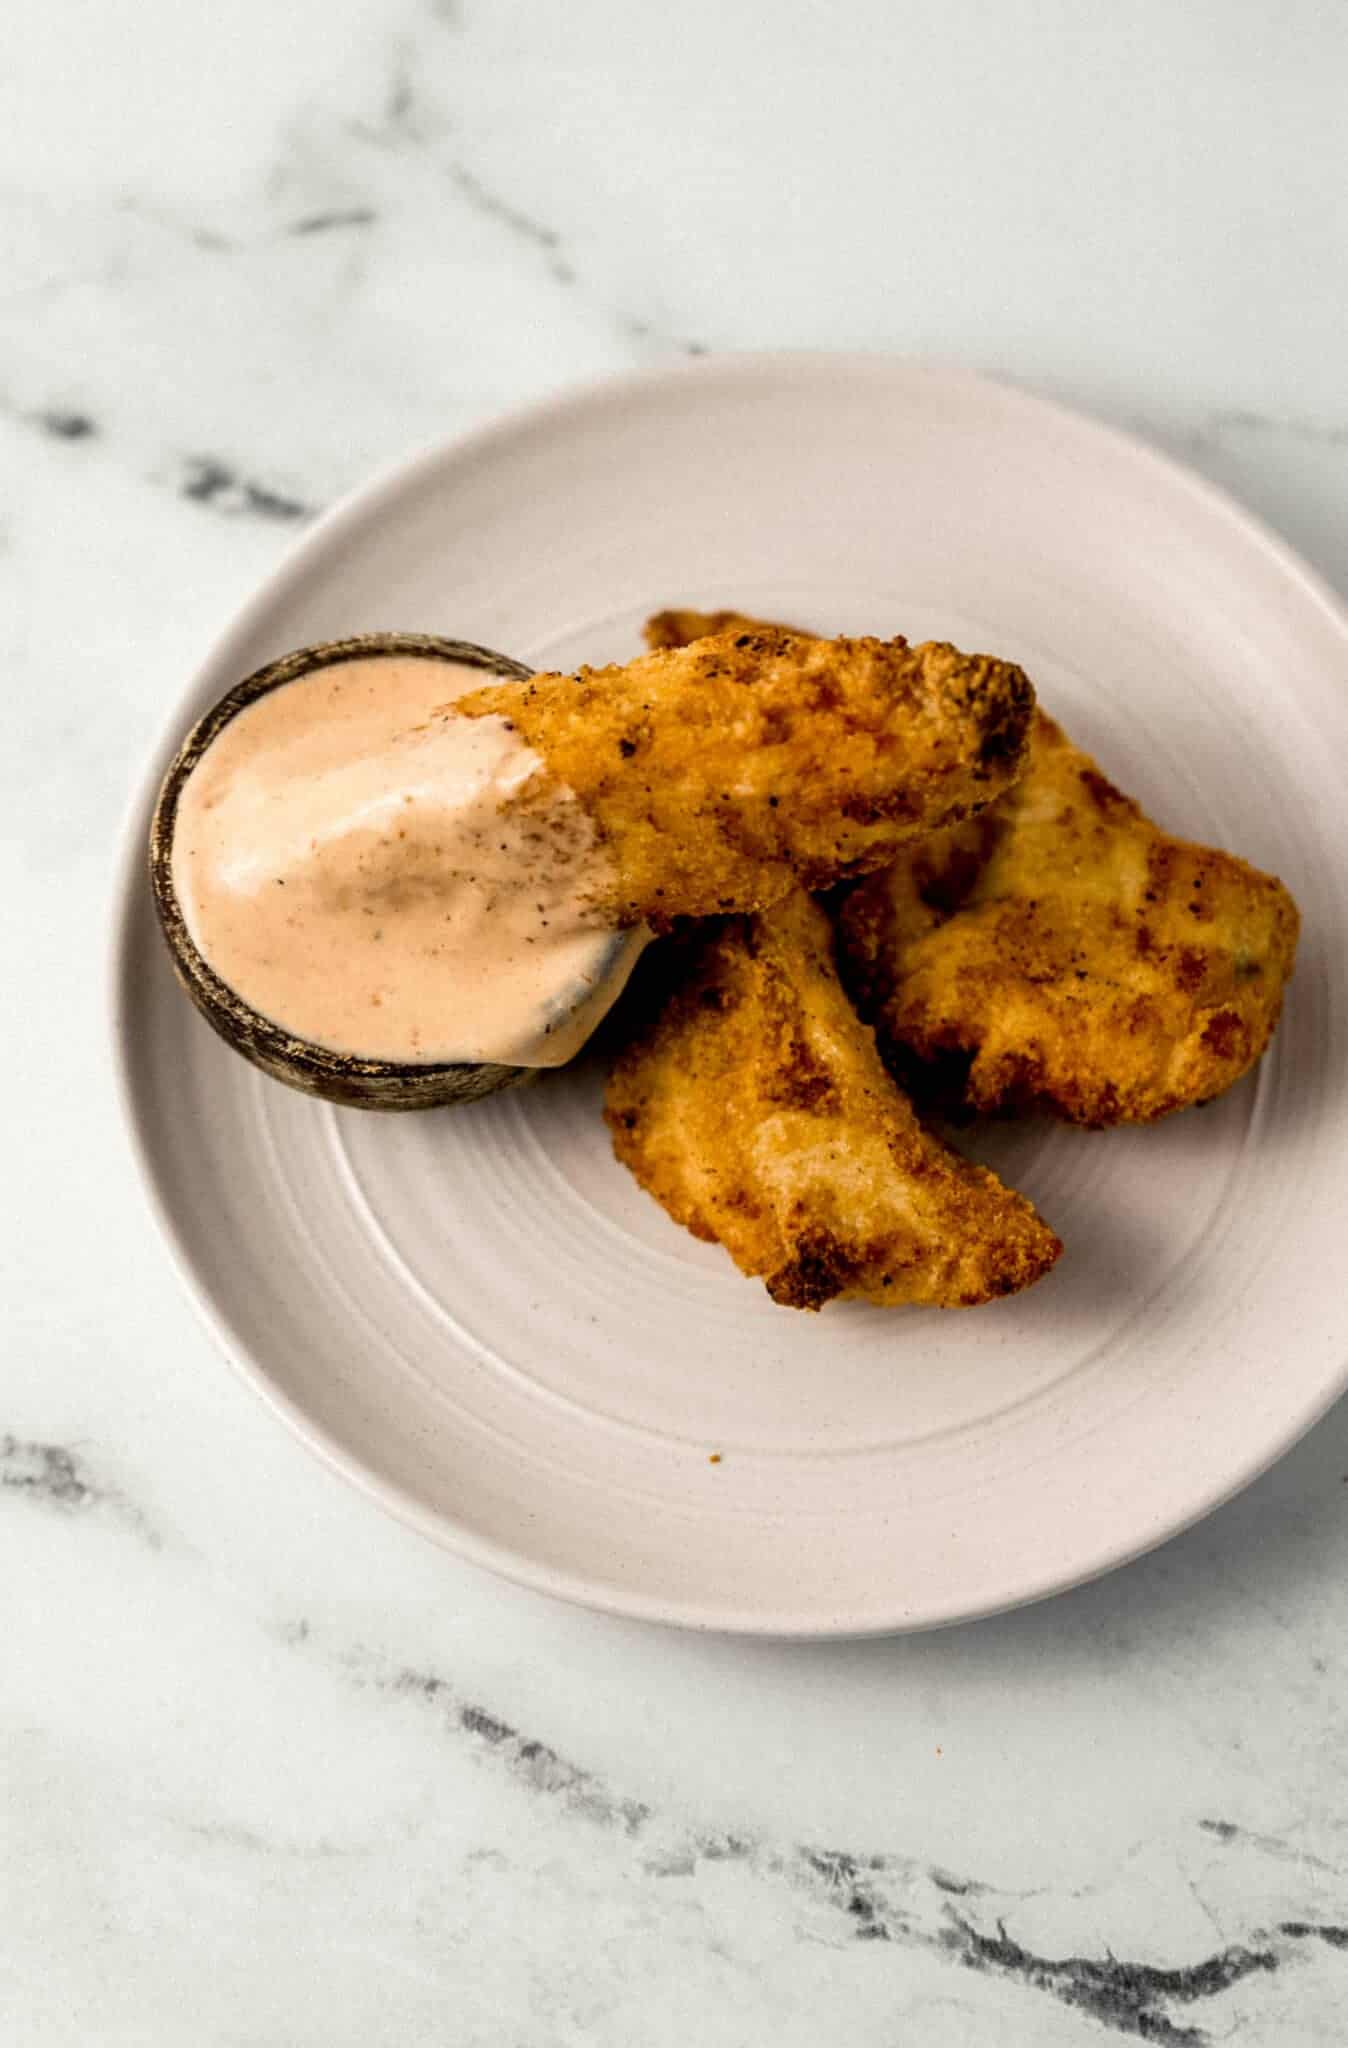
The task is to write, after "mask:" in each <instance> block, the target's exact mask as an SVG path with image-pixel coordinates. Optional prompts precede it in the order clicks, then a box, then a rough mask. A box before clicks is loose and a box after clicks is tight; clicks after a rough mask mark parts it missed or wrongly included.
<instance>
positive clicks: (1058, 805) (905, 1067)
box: [839, 712, 1300, 1126]
mask: <svg viewBox="0 0 1348 2048" xmlns="http://www.w3.org/2000/svg"><path fill="white" fill-rule="evenodd" d="M1299 922H1300V920H1299V917H1298V912H1297V907H1296V904H1295V903H1294V901H1293V900H1292V897H1291V896H1290V894H1289V893H1288V891H1287V890H1286V889H1285V888H1284V887H1283V885H1282V883H1281V882H1279V881H1278V880H1276V879H1275V878H1274V877H1273V876H1271V875H1266V874H1261V873H1260V871H1259V870H1258V869H1257V868H1252V867H1249V866H1248V865H1247V864H1246V863H1245V862H1244V861H1242V860H1238V859H1236V857H1235V856H1234V855H1233V854H1229V853H1222V852H1220V851H1218V850H1217V849H1215V848H1213V847H1208V846H1198V845H1194V844H1192V843H1191V842H1190V841H1188V840H1184V839H1176V838H1174V837H1172V836H1171V835H1170V834H1169V833H1167V832H1163V831H1162V830H1161V829H1160V828H1159V827H1158V826H1156V825H1154V824H1152V822H1151V821H1150V819H1148V818H1147V817H1146V816H1145V815H1144V813H1143V811H1142V809H1141V808H1140V806H1139V805H1138V804H1136V803H1135V802H1134V801H1133V799H1132V798H1131V797H1128V796H1125V795H1124V794H1123V792H1122V791H1121V790H1119V789H1116V788H1115V786H1114V785H1113V783H1112V782H1110V781H1109V780H1108V778H1107V777H1106V776H1105V775H1104V774H1102V772H1101V771H1100V769H1099V768H1098V767H1097V765H1096V763H1095V762H1094V761H1093V760H1092V759H1091V757H1090V756H1089V755H1088V754H1085V753H1083V752H1082V751H1081V749H1080V748H1078V747H1075V746H1073V745H1072V743H1071V741H1070V740H1069V739H1068V738H1067V737H1066V735H1065V734H1064V733H1063V732H1062V730H1061V729H1060V728H1059V727H1058V726H1057V725H1055V724H1054V722H1053V720H1052V719H1051V718H1048V717H1047V716H1045V714H1044V713H1043V712H1039V713H1038V714H1037V715H1036V719H1035V723H1034V728H1033V734H1032V739H1031V746H1030V761H1029V767H1028V768H1027V770H1026V773H1025V775H1024V777H1023V778H1022V780H1021V781H1020V783H1019V784H1018V785H1017V786H1016V788H1015V789H1014V790H1012V791H1010V792H1009V794H1008V795H1007V796H1006V797H1004V798H1003V799H1002V801H1001V802H1000V803H999V804H998V805H997V807H996V809H995V810H993V811H990V812H987V813H985V814H984V816H983V817H982V818H981V819H979V820H977V821H975V822H974V823H972V824H970V825H966V826H961V827H958V828H956V829H955V830H954V831H952V832H949V833H937V834H935V835H933V836H932V837H931V838H930V839H928V840H925V841H924V842H923V843H922V845H921V846H920V847H916V848H914V849H913V851H912V852H911V854H909V855H905V856H901V857H900V858H899V859H898V860H896V861H895V862H894V863H893V864H892V865H891V866H890V867H889V868H887V869H886V870H885V872H884V873H883V874H880V875H875V876H872V877H870V878H869V879H868V880H867V881H865V882H864V883H862V884H860V885H859V886H858V887H857V888H856V889H855V890H853V891H852V892H851V893H850V894H849V895H848V897H847V900H846V902H845V905H844V907H843V909H842V912H841V915H840V919H839V931H840V943H841V952H842V962H843V971H844V975H845V978H846V980H847V983H848V986H849V988H850V989H851V991H852V993H853V995H854V996H855V998H856V1000H857V1002H858V1004H859V1006H860V1007H861V1009H862V1011H863V1014H865V1015H866V1016H867V1017H868V1018H869V1019H870V1020H871V1021H872V1022H873V1023H874V1024H875V1026H876V1028H877V1030H878V1032H879V1034H880V1038H881V1041H882V1043H883V1044H884V1046H885V1048H886V1051H887V1054H888V1055H889V1056H890V1058H891V1060H892V1062H893V1064H894V1066H895V1070H896V1071H897V1072H899V1073H900V1074H901V1075H902V1076H903V1078H904V1079H905V1081H906V1082H907V1083H908V1084H909V1085H911V1086H912V1087H914V1089H915V1090H916V1091H917V1092H918V1093H919V1094H927V1093H933V1094H936V1095H941V1096H943V1097H945V1098H946V1099H947V1100H950V1099H952V1098H954V1099H957V1100H959V1101H960V1102H961V1103H962V1104H963V1106H964V1107H965V1108H967V1109H969V1110H973V1111H981V1112H985V1113H986V1112H993V1111H1008V1110H1024V1109H1040V1110H1047V1111H1049V1112H1051V1113H1052V1114H1054V1115H1056V1116H1060V1117H1064V1118H1066V1119H1067V1120H1068V1121H1070V1122H1072V1123H1079V1124H1089V1125H1095V1126H1100V1125H1107V1124H1120V1123H1148V1122H1151V1121H1153V1120H1154V1119H1155V1118H1157V1117H1162V1116H1167V1115H1169V1114H1170V1113H1171V1112H1173V1111H1175V1110H1179V1109H1184V1108H1186V1107H1187V1106H1189V1105H1190V1104H1193V1103H1199V1102H1206V1101H1209V1100H1210V1099H1211V1098H1212V1097H1213V1096H1216V1095H1220V1094H1221V1093H1222V1091H1223V1090H1224V1089H1226V1088H1229V1087H1230V1086H1231V1084H1232V1083H1233V1082H1234V1081H1237V1080H1239V1078H1240V1076H1241V1075H1242V1074H1244V1073H1245V1072H1247V1070H1248V1069H1249V1068H1250V1067H1251V1066H1252V1065H1253V1064H1254V1062H1255V1061H1256V1060H1257V1059H1258V1058H1259V1057H1260V1055H1261V1054H1262V1053H1263V1051H1264V1049H1265V1047H1266V1046H1267V1045H1268V1042H1269V1039H1270V1038H1271V1037H1272V1035H1273V1030H1274V1027H1275V1025H1276V1024H1277V1021H1278V1015H1279V1011H1280V1009H1281V1007H1282V1000H1283V991H1284V989H1285V987H1286V984H1287V981H1288V978H1289V977H1290V975H1291V972H1292V967H1293V962H1294V958H1295V954H1296V944H1297V933H1298V926H1299Z"/></svg>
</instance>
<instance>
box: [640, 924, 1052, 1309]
mask: <svg viewBox="0 0 1348 2048" xmlns="http://www.w3.org/2000/svg"><path fill="white" fill-rule="evenodd" d="M605 1116H606V1119H607V1121H608V1124H609V1128H610V1130H611V1131H612V1133H613V1145H614V1150H615V1152H616V1153H617V1155H618V1157H619V1159H621V1160H622V1161H623V1163H624V1164H625V1165H626V1166H628V1167H630V1169H631V1171H632V1172H633V1173H634V1174H635V1175H636V1177H637V1179H638V1180H639V1181H640V1182H641V1184H642V1186H643V1187H645V1188H646V1189H648V1190H649V1192H650V1193H651V1194H652V1195H654V1197H655V1198H656V1200H657V1201H658V1202H660V1203H661V1205H662V1206H663V1207H664V1208H665V1209H666V1210H667V1211H668V1213H669V1214H670V1215H671V1216H672V1217H673V1218H674V1219H675V1221H676V1222H678V1223H682V1224H683V1225H684V1226H685V1227H686V1228H687V1229H688V1230H690V1231H692V1233H693V1235H694V1236H695V1237H701V1238H706V1239H710V1240H713V1241H717V1242H719V1243H721V1244H723V1245H724V1246H725V1248H726V1250H727V1251H728V1252H729V1253H730V1255H731V1257H732V1258H733V1259H734V1260H735V1263H736V1264H737V1265H738V1266H739V1267H740V1268H741V1269H742V1270H743V1271H744V1272H746V1273H750V1274H756V1275H758V1276H760V1277H761V1278H762V1279H763V1281H764V1283H765V1285H766V1287H767V1290H768V1292H769V1294H770V1295H771V1296H772V1298H773V1300H774V1301H777V1302H780V1303H782V1304H783V1305H784V1306H787V1307H790V1308H803V1309H817V1308H820V1307H822V1306H823V1304H824V1303H825V1302H827V1301H831V1300H833V1299H834V1298H835V1297H838V1296H842V1297H851V1298H855V1299H860V1300H864V1301H870V1302H875V1303H878V1304H880V1305H882V1306H897V1305H900V1304H904V1303H919V1304H926V1305H929V1306H939V1307H944V1308H963V1307H972V1306H974V1305H976V1304H977V1303H980V1302H985V1301H991V1300H994V1299H996V1298H997V1297H999V1296H1001V1295H1006V1294H1014V1293H1016V1292H1018V1291H1019V1290H1020V1289H1021V1288H1024V1287H1028V1286H1030V1285H1031V1284H1032V1282H1034V1281H1035V1280H1038V1279H1039V1278H1040V1277H1041V1275H1042V1274H1044V1273H1046V1272H1047V1271H1048V1269H1049V1267H1050V1266H1051V1265H1052V1264H1053V1262H1054V1260H1055V1259H1056V1258H1057V1257H1058V1254H1059V1253H1060V1251H1061V1249H1062V1246H1061V1244H1060V1243H1059V1241H1058V1239H1057V1237H1055V1235H1054V1233H1053V1232H1052V1231H1051V1230H1050V1229H1049V1228H1048V1226H1047V1224H1045V1223H1044V1222H1042V1221H1041V1219H1040V1218H1039V1217H1038V1216H1037V1215H1036V1213H1035V1211H1034V1210H1033V1208H1032V1207H1031V1206H1030V1204H1029V1203H1028V1202H1027V1201H1025V1200H1024V1199H1023V1198H1022V1197H1021V1196H1020V1195H1017V1194H1013V1193H1012V1192H1011V1191H1010V1189H1008V1188H1005V1187H1003V1185H1002V1184H1001V1182H1000V1181H999V1180H998V1179H997V1178H996V1176H995V1175H994V1174H992V1173H990V1172H988V1171H987V1169H986V1168H984V1167H980V1166H974V1165H971V1164H970V1163H969V1162H968V1161H966V1160H964V1159H962V1158H960V1157H959V1156H958V1154H956V1153H954V1152H952V1151H951V1150H949V1148H948V1147H947V1146H945V1145H943V1144H941V1142H940V1141H939V1140H938V1139H937V1138H936V1137H934V1136H933V1135H932V1134H931V1133H930V1132H929V1131H927V1130H925V1129H924V1128H923V1127H922V1125H921V1124H920V1123H919V1122H918V1120H917V1118H916V1116H915V1115H914V1113H913V1110H912V1108H911V1106H910V1104H909V1103H908V1101H907V1100H906V1098H905V1097H904V1096H903V1094H902V1093H901V1092H900V1090H899V1089H898V1087H897V1086H896V1085H895V1083H894V1081H893V1080H892V1079H891V1077H890V1076H889V1074H888V1073H887V1072H886V1070H885V1067H884V1065H883V1063H882V1061H881V1059H880V1057H879V1054H878V1053H877V1051H876V1048H875V1042H874V1039H873V1037H872V1035H871V1033H870V1031H869V1030H867V1028H866V1027H865V1025H863V1024H862V1023H861V1022H860V1020H859V1019H858V1017H857V1015H856V1013H855V1011H854V1010H853V1009H852V1007H851V1004H850V1003H849V1002H848V1000H847V997H846V995H845V994H844V992H843V989H842V986H841V983H840V982H839V980H838V976H837V972H836V970H835V967H834V964H833V957H832V936H831V932H830V928H829V923H828V919H827V917H826V916H825V914H824V912H823V911H822V910H821V909H820V908H819V907H818V905H816V904H815V903H813V902H812V901H811V900H810V898H809V897H808V896H806V895H805V894H804V893H803V892H802V891H799V890H796V891H794V892H793V893H792V894H791V895H790V896H789V897H787V898H786V899H785V900H784V901H783V902H782V903H780V904H778V905H777V906H776V908H775V909H773V910H771V911H769V912H767V913H766V914H764V915H762V916H758V917H750V918H733V919H729V920H727V921H726V922H725V923H724V924H723V925H721V926H719V927H717V928H715V929H714V930H713V931H712V932H711V935H710V936H709V937H707V938H705V939H704V940H702V941H701V942H700V943H698V944H697V945H696V946H695V947H694V948H693V950H692V953H691V956H690V959H689V962H688V966H687V971H686V973H685V974H684V976H683V978H682V979H681V980H680V981H679V983H678V985H677V987H676V989H675V992H674V994H673V995H672V996H671V997H670V998H669V999H668V1000H667V1001H666V1002H665V1003H664V1004H663V1006H662V1007H660V1008H659V1009H658V1010H657V1012H656V1014H655V1015H654V1017H653V1019H652V1020H651V1021H650V1022H649V1024H648V1026H647V1028H646V1029H645V1030H644V1031H643V1032H642V1033H641V1034H640V1036H638V1037H637V1038H636V1039H635V1040H634V1041H633V1042H632V1043H630V1044H629V1045H628V1046H627V1047H626V1048H625V1050H624V1051H623V1052H622V1054H621V1055H620V1056H619V1058H618V1061H617V1063H616V1065H615V1067H614V1069H613V1072H612V1075H611V1076H610V1080H609V1086H608V1096H607V1103H606V1108H605Z"/></svg>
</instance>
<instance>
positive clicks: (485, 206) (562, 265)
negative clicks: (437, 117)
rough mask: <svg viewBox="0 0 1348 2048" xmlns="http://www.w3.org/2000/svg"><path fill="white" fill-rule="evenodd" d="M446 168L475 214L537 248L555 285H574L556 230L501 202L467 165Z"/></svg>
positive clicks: (574, 276) (516, 238) (496, 193)
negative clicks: (493, 222) (556, 283)
mask: <svg viewBox="0 0 1348 2048" xmlns="http://www.w3.org/2000/svg"><path fill="white" fill-rule="evenodd" d="M446 168H447V175H448V177H449V180H450V183H451V184H452V185H453V187H454V189H455V191H456V192H458V193H459V194H460V195H461V197H462V198H463V199H465V200H466V201H467V203H468V205H469V206H470V207H471V208H472V209H473V212H474V213H478V214H481V215H482V216H483V218H484V219H486V220H490V221H495V222H496V223H497V224H498V225H499V226H500V227H503V228H505V229H506V231H507V232H508V233H509V234H511V235H512V236H514V238H515V240H516V241H519V242H527V243H528V244H529V245H530V246H531V247H532V248H534V249H536V250H537V251H538V252H539V254H540V255H541V256H542V257H543V258H544V259H545V260H546V263H547V267H548V270H549V273H550V274H551V275H552V276H553V277H555V278H556V280H557V282H558V284H574V283H575V282H576V272H575V269H574V267H573V266H572V264H571V263H570V262H569V261H568V260H567V258H566V257H565V256H564V255H563V254H562V238H561V236H560V235H559V234H558V232H557V230H556V228H550V227H547V226H545V224H544V223H543V222H542V221H539V220H535V219H534V218H533V216H532V214H528V213H525V212H523V211H522V209H521V208H519V207H518V206H512V205H511V204H510V201H509V200H508V199H503V198H502V197H501V195H500V194H499V193H498V192H493V191H492V190H491V188H490V187H489V186H488V185H485V184H484V183H483V181H482V179H481V178H479V177H478V175H477V173H476V172H475V171H471V170H469V168H468V166H467V164H465V163H462V162H458V161H456V162H454V163H451V164H449V165H448V166H447V167H446Z"/></svg>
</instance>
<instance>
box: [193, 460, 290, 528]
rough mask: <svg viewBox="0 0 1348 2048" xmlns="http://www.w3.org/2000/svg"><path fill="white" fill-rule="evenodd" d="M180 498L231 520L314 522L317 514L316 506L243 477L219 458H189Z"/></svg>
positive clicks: (231, 465)
mask: <svg viewBox="0 0 1348 2048" xmlns="http://www.w3.org/2000/svg"><path fill="white" fill-rule="evenodd" d="M179 496H180V497H184V498H189V499H191V501H192V502H193V503H194V504H197V505H209V506H211V507H212V508H213V509H214V510H215V511H217V512H223V513H226V514H227V515H228V516H229V517H231V518H237V517H239V516H241V515H242V516H248V515H250V514H251V515H254V516H256V517H258V518H262V519H312V518H314V516H315V515H316V513H317V511H318V507H317V506H316V505H308V504H306V503H305V502H304V500H303V499H302V498H295V497H292V496H291V495H290V494H289V493H288V492H286V491H278V490H275V489H273V488H272V487H271V486H270V485H268V484H261V483H258V482H257V481H256V479H255V478H253V477H248V476H242V475H241V474H240V473H239V471H238V470H237V469H236V468H235V467H234V465H233V464H232V463H228V462H224V461H222V460H221V459H220V457H219V456H218V455H189V456H188V457H187V461H186V465H185V473H184V476H183V480H182V483H181V485H180V486H179Z"/></svg>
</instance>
